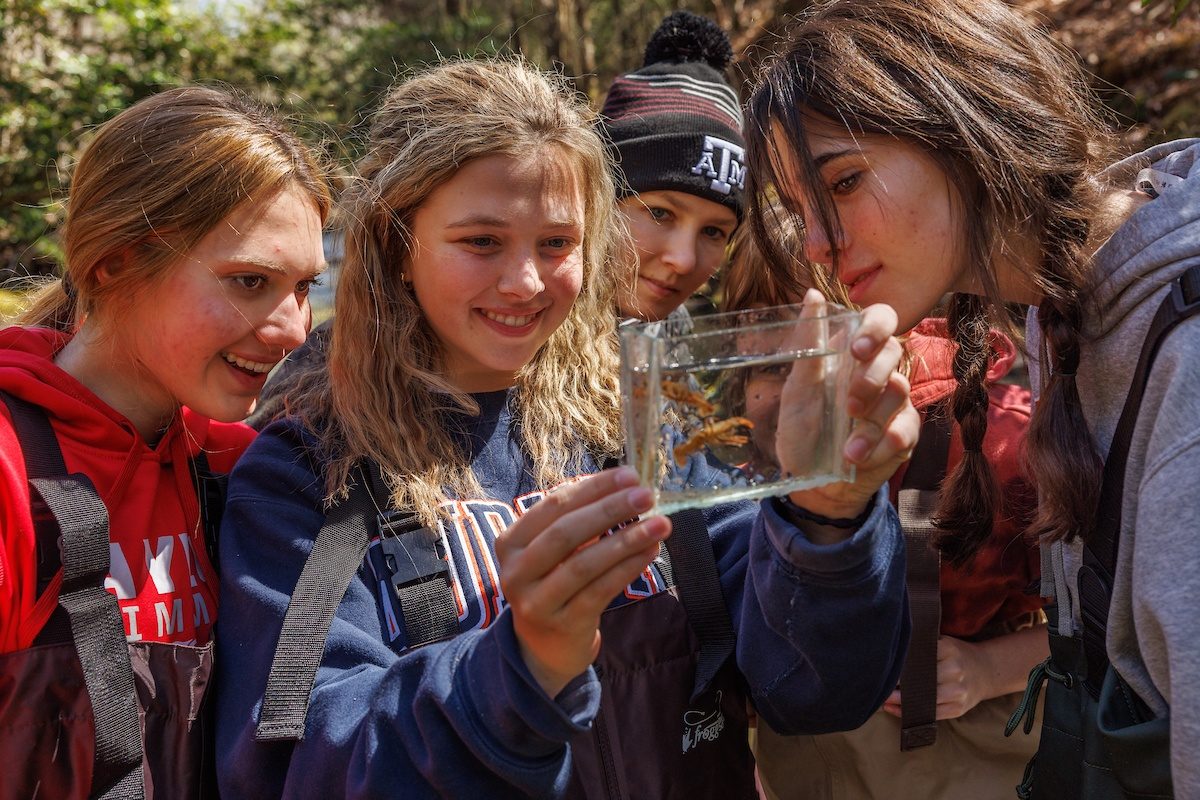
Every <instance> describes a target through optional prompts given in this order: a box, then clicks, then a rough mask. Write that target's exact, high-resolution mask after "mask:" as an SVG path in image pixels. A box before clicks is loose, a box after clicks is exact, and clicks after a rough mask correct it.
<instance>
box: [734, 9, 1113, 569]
mask: <svg viewBox="0 0 1200 800" xmlns="http://www.w3.org/2000/svg"><path fill="white" fill-rule="evenodd" d="M1096 108H1097V104H1096V103H1095V102H1094V100H1093V97H1092V96H1091V94H1090V92H1089V90H1088V88H1087V84H1086V80H1085V76H1084V74H1083V72H1082V71H1081V69H1080V68H1079V65H1078V63H1077V60H1076V59H1075V58H1074V57H1073V55H1071V54H1070V53H1069V52H1066V51H1065V50H1064V49H1063V48H1061V47H1059V46H1058V45H1056V44H1055V43H1054V41H1053V40H1052V39H1050V37H1049V36H1047V35H1046V34H1045V33H1044V32H1042V31H1040V30H1038V29H1036V28H1035V27H1034V26H1032V25H1030V24H1029V23H1028V22H1027V21H1025V20H1024V19H1022V18H1021V17H1020V16H1019V14H1018V13H1017V12H1016V11H1014V10H1013V9H1012V8H1010V7H1009V6H1007V5H1006V4H1005V3H1003V2H999V0H832V2H826V3H823V4H821V5H819V6H818V7H817V8H816V9H814V10H813V11H812V13H811V14H809V15H808V16H806V17H804V18H803V19H802V20H801V21H800V22H799V24H798V26H797V27H796V28H795V29H793V31H792V34H791V37H790V41H789V43H788V46H787V48H786V51H785V52H784V53H783V54H782V55H780V56H778V57H776V58H775V59H774V60H773V61H772V62H771V63H770V64H769V66H768V67H767V69H766V70H765V73H764V75H763V77H762V79H761V81H760V83H759V85H758V87H757V88H756V89H755V91H754V93H753V95H752V97H751V99H750V102H749V109H748V125H747V128H748V130H747V140H748V159H749V162H750V165H751V169H750V180H751V183H752V191H751V193H750V207H751V215H750V216H751V219H752V220H754V226H755V230H756V234H757V235H758V236H759V237H760V241H761V243H762V244H763V247H764V250H765V251H766V253H767V257H768V262H769V264H770V265H771V267H772V269H773V270H775V271H776V273H777V274H778V275H779V276H780V280H782V281H785V282H786V281H788V280H790V279H791V278H790V274H789V272H788V271H787V269H786V268H785V266H781V265H785V259H784V254H782V253H780V252H778V249H777V248H775V247H774V246H773V245H772V243H771V241H770V238H769V236H766V234H767V233H768V231H767V230H766V228H765V227H764V222H763V220H762V213H761V209H762V207H763V203H764V198H765V197H766V195H768V194H769V193H771V192H774V191H781V190H782V189H783V188H784V187H783V185H782V182H781V178H782V176H783V175H784V174H786V173H784V172H783V169H785V164H790V166H791V167H792V168H793V172H792V174H794V175H796V176H798V179H799V180H800V181H801V182H802V183H803V184H804V187H805V191H806V192H807V195H806V196H809V197H811V198H812V202H813V205H814V206H815V208H814V209H812V213H813V214H814V215H815V216H816V217H817V219H818V220H819V221H820V223H821V224H822V225H823V226H824V229H825V230H826V231H829V232H830V241H833V242H836V241H839V236H838V234H839V233H840V226H839V222H838V219H837V211H836V208H835V207H834V205H833V202H832V200H831V199H830V197H829V195H828V192H827V191H826V190H825V189H824V188H822V185H821V181H820V176H819V173H818V169H817V166H816V164H815V162H814V159H813V156H812V153H811V152H810V151H809V149H808V147H807V145H806V142H805V139H806V130H808V129H810V128H811V127H812V126H813V125H821V124H829V123H832V124H834V125H840V126H843V127H844V128H845V129H846V130H847V131H848V132H850V133H851V134H852V135H859V136H871V135H874V136H885V137H893V138H897V139H903V140H905V141H908V142H911V143H913V144H915V145H916V146H918V147H920V148H922V149H923V150H924V151H926V152H927V153H928V154H929V155H930V156H932V157H933V158H934V159H935V160H937V162H938V163H939V164H940V166H941V167H942V169H943V170H944V171H945V172H946V174H947V176H948V178H949V179H950V181H951V182H952V183H953V184H954V185H955V186H956V188H957V189H958V191H959V193H960V196H961V199H962V210H963V213H962V214H961V217H962V220H963V222H962V225H963V240H962V247H961V250H962V252H961V258H962V259H964V262H965V264H966V265H967V267H966V268H967V269H968V270H969V274H970V275H971V276H972V277H973V278H974V279H975V280H976V282H977V285H978V286H980V287H981V288H982V296H973V295H966V294H958V295H955V296H954V297H953V298H952V300H951V303H950V311H949V325H950V332H951V334H952V335H953V337H954V339H955V340H956V342H957V343H958V353H957V356H956V357H955V359H954V375H955V378H956V379H957V382H958V388H957V390H956V392H955V394H954V397H953V401H952V402H953V410H954V416H955V419H956V420H957V421H958V422H959V424H960V425H961V427H962V433H963V445H964V450H965V454H964V457H963V460H962V462H961V463H960V464H959V466H958V468H957V469H956V470H955V471H954V473H953V474H952V475H950V476H949V477H948V478H947V484H946V485H945V486H944V487H943V492H942V500H941V504H940V507H939V509H938V512H937V520H938V524H939V526H940V527H941V528H942V530H943V532H944V533H943V536H942V540H941V547H942V550H943V552H945V553H947V554H948V555H949V557H950V558H951V559H952V560H953V561H955V562H958V563H961V562H963V561H965V560H967V559H969V557H970V555H971V554H972V553H973V552H974V551H975V549H976V548H977V547H978V545H979V544H980V543H981V542H982V541H983V540H984V539H986V538H987V536H988V535H989V534H990V531H991V525H992V517H993V508H994V505H995V502H996V498H997V491H996V485H995V479H994V477H993V475H992V471H991V468H990V466H989V465H988V464H987V461H986V459H985V458H984V456H983V454H982V452H981V449H982V442H983V436H984V433H985V431H986V426H987V403H988V399H987V397H988V396H987V391H986V389H985V387H984V378H985V376H986V373H987V364H988V359H989V356H990V353H989V348H988V347H987V331H988V329H989V322H990V321H991V320H989V319H988V317H989V315H992V316H994V321H995V322H997V323H998V324H1000V325H1002V326H1004V327H1007V328H1011V323H1010V322H1009V320H1008V319H1007V318H1006V317H1005V316H1004V315H1002V314H998V313H995V312H996V311H997V310H998V309H1000V308H1002V305H1001V299H1000V293H999V289H998V286H997V279H996V270H995V267H996V264H997V262H1000V261H1008V262H1011V263H1016V264H1027V271H1028V278H1029V281H1030V284H1031V285H1032V286H1033V287H1034V288H1035V290H1036V291H1037V292H1038V293H1039V294H1040V295H1041V296H1042V298H1043V299H1042V301H1041V303H1040V306H1039V309H1038V321H1039V323H1040V325H1041V327H1042V329H1043V331H1044V332H1045V343H1046V349H1047V353H1046V355H1047V356H1048V360H1047V363H1048V364H1049V365H1050V367H1051V369H1050V370H1048V372H1049V379H1048V382H1047V383H1046V385H1045V386H1044V388H1043V393H1042V398H1041V401H1040V402H1039V404H1038V407H1037V409H1036V412H1035V414H1034V417H1033V420H1032V423H1031V426H1030V430H1029V434H1028V437H1029V438H1028V443H1027V453H1028V462H1029V466H1030V469H1031V471H1032V472H1033V475H1034V477H1035V479H1036V482H1037V484H1038V486H1039V492H1040V503H1039V509H1038V515H1037V517H1036V519H1035V520H1034V522H1033V524H1032V526H1031V532H1032V533H1033V534H1035V535H1038V536H1040V537H1044V538H1045V539H1047V540H1058V539H1063V538H1068V539H1069V538H1072V537H1074V536H1075V535H1077V534H1080V533H1084V532H1086V531H1088V530H1089V529H1090V527H1091V524H1090V521H1091V520H1092V519H1093V517H1094V514H1095V507H1096V501H1097V497H1098V492H1099V475H1100V465H1101V462H1100V458H1099V456H1098V451H1097V448H1096V445H1095V441H1094V439H1093V437H1092V434H1091V432H1090V430H1089V428H1088V425H1087V422H1086V420H1085V419H1084V416H1083V412H1082V408H1081V405H1080V400H1079V392H1078V389H1077V387H1076V385H1075V378H1074V372H1075V366H1076V364H1077V363H1078V360H1079V340H1080V336H1081V326H1082V321H1083V313H1084V288H1085V286H1086V280H1085V276H1086V273H1087V265H1088V254H1087V252H1086V244H1087V241H1088V238H1089V234H1090V232H1091V227H1092V223H1093V221H1094V220H1096V219H1097V217H1098V216H1099V213H1100V203H1101V198H1102V189H1103V187H1102V186H1101V183H1100V181H1099V180H1097V179H1096V175H1097V174H1098V172H1099V170H1100V169H1101V168H1102V166H1103V165H1104V164H1105V163H1107V161H1108V160H1109V158H1110V154H1111V150H1112V147H1111V141H1112V140H1111V137H1110V136H1109V135H1108V133H1107V132H1106V126H1105V125H1104V124H1103V121H1102V119H1101V118H1100V117H1099V115H1098V113H1097V111H1096ZM773 133H774V134H775V135H776V136H778V137H780V138H781V139H782V140H783V141H784V142H785V143H786V148H787V152H786V153H784V152H779V151H778V150H776V149H775V147H774V146H773V142H772V139H771V135H772V134H773ZM781 196H782V197H783V199H784V200H785V203H786V202H790V198H788V197H787V196H786V195H781ZM795 211H796V209H795V208H794V207H789V208H788V213H789V214H790V215H791V216H793V217H795V218H797V220H798V222H799V224H800V225H801V226H802V224H803V223H802V219H800V215H798V214H796V213H795ZM1014 236H1017V237H1020V239H1021V240H1022V241H1028V242H1032V243H1033V244H1034V246H1035V247H1036V253H1035V255H1034V256H1033V257H1032V258H1028V257H1024V259H1023V260H1022V255H1021V254H1018V253H1015V252H1013V250H1012V249H1011V248H1010V246H1009V243H1010V241H1014V240H1013V237H1014ZM833 258H834V269H835V270H836V260H837V252H836V248H835V251H834V254H833ZM818 277H819V278H820V279H821V280H824V281H825V282H827V283H832V281H833V278H832V274H825V275H818Z"/></svg>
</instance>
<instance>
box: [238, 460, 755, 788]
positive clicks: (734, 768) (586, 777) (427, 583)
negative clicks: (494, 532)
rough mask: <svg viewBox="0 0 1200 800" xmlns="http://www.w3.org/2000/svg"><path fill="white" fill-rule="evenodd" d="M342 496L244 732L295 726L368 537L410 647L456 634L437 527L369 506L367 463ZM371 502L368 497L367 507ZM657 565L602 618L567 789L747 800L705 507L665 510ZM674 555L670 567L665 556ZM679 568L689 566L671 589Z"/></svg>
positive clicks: (740, 723) (738, 700)
mask: <svg viewBox="0 0 1200 800" xmlns="http://www.w3.org/2000/svg"><path fill="white" fill-rule="evenodd" d="M356 476H357V479H356V480H355V482H354V485H353V486H352V487H351V488H350V494H349V497H347V498H346V499H345V500H344V501H342V502H340V503H338V504H337V505H336V506H334V507H333V508H332V509H330V511H329V513H328V515H327V516H326V519H325V523H324V524H323V525H322V526H321V529H320V530H319V531H318V532H317V536H316V539H315V541H314V542H313V549H312V552H311V553H310V554H309V557H308V560H307V561H306V562H305V564H304V569H303V570H302V571H301V574H300V578H299V580H298V581H297V583H296V589H295V591H294V592H293V593H292V598H291V600H290V601H289V603H288V608H287V612H286V613H285V614H284V620H283V629H282V631H281V632H280V637H279V644H278V645H277V646H276V649H275V656H274V658H273V660H272V662H271V671H270V674H269V676H268V678H267V688H266V693H265V695H264V697H263V705H262V712H261V716H260V718H259V724H258V729H257V732H256V735H255V738H256V739H258V740H259V741H289V740H291V741H294V740H297V739H300V738H302V737H303V736H304V725H305V717H306V715H307V713H308V703H309V698H310V696H311V694H312V688H313V685H314V682H315V680H316V675H317V670H318V668H319V666H320V661H321V656H322V654H323V652H324V649H325V647H324V643H325V637H326V636H327V635H328V633H329V626H330V624H331V623H332V621H333V617H334V615H335V613H336V612H337V607H338V605H339V604H340V603H341V600H342V597H343V596H344V595H345V593H346V589H347V588H348V587H349V585H350V581H351V580H353V578H354V575H355V573H356V572H357V571H358V569H359V567H360V566H361V564H362V561H363V558H364V556H365V555H366V551H367V546H368V544H369V542H370V540H371V539H372V538H373V536H374V535H375V534H376V533H378V535H380V537H381V545H382V547H383V551H384V553H385V554H389V553H394V554H395V555H397V556H401V557H397V558H386V562H387V564H388V568H389V570H393V572H392V575H391V582H392V586H393V588H394V590H395V592H396V597H397V599H398V601H399V605H400V609H401V613H402V616H403V620H404V627H405V633H406V638H407V641H408V643H409V647H419V646H421V645H423V644H429V643H431V642H434V641H438V640H441V639H446V638H450V637H453V636H456V635H457V634H458V632H459V631H458V614H457V611H456V609H455V604H454V597H453V594H452V592H451V584H450V575H449V566H448V564H447V562H446V561H445V560H444V558H443V556H442V552H441V544H440V537H439V535H438V534H437V533H436V532H435V531H431V530H430V529H428V528H422V527H419V523H418V522H416V520H415V517H410V516H404V515H396V514H395V513H394V512H392V513H389V514H383V515H380V514H379V513H378V509H379V508H387V507H388V502H387V500H388V493H387V491H386V489H385V487H384V484H383V480H382V477H381V475H380V474H379V470H378V466H377V465H374V464H369V465H368V466H367V468H365V469H362V470H359V471H357V473H356ZM377 502H378V505H376V503H377ZM672 524H673V526H674V532H673V533H672V535H671V536H670V537H669V538H668V539H667V542H666V553H667V556H665V557H663V560H662V561H661V562H659V563H660V567H661V568H662V571H663V573H664V577H666V579H667V583H668V584H669V585H670V586H671V589H670V590H669V591H666V592H660V593H658V594H656V595H654V596H653V597H649V598H647V599H645V600H640V601H637V602H633V603H628V604H626V605H623V606H619V607H617V608H613V609H610V610H609V611H607V612H605V613H604V614H603V615H602V617H601V623H600V624H601V627H600V630H601V636H602V637H603V645H602V647H601V651H600V656H599V659H598V660H597V662H596V665H595V667H596V671H597V673H598V675H599V676H600V680H601V685H602V687H603V689H602V691H603V694H602V698H601V703H600V712H599V715H598V716H597V718H596V721H595V723H594V725H593V726H592V729H591V730H590V731H587V732H584V733H582V734H580V735H578V736H576V737H575V739H573V740H572V741H571V742H570V746H571V758H572V765H573V774H572V778H571V787H570V789H568V791H567V794H566V797H569V798H575V799H578V800H585V799H586V800H599V799H600V798H603V799H604V800H608V799H609V798H621V799H622V800H626V799H628V800H634V799H637V800H641V799H642V798H646V799H647V800H649V799H651V798H653V800H660V799H664V800H665V799H666V798H681V799H682V798H686V799H687V800H696V798H700V797H720V798H722V799H723V800H724V799H725V798H729V800H743V799H744V800H755V798H757V797H758V795H757V793H756V791H755V787H754V762H753V758H752V757H751V755H750V748H749V745H748V742H747V738H746V731H747V722H746V719H747V710H746V691H745V688H744V686H743V685H742V678H741V674H740V673H739V672H738V671H737V669H736V668H735V666H734V665H733V660H732V659H731V658H730V656H731V655H732V654H733V648H734V632H733V626H732V624H731V623H730V620H729V614H728V611H727V610H726V608H725V603H724V599H723V597H722V595H721V587H720V583H719V580H718V576H717V568H716V562H715V560H714V556H713V551H712V541H711V539H709V536H708V529H707V526H706V525H705V522H704V516H703V514H701V513H700V512H699V511H686V512H681V513H679V514H676V515H674V516H673V517H672ZM672 565H673V566H672ZM681 575H686V576H688V580H687V581H686V582H684V583H683V584H682V585H680V584H679V583H678V579H679V577H680V576H681Z"/></svg>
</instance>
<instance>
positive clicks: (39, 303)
mask: <svg viewBox="0 0 1200 800" xmlns="http://www.w3.org/2000/svg"><path fill="white" fill-rule="evenodd" d="M77 315H78V303H77V302H76V293H75V286H74V284H72V283H71V279H70V278H68V277H64V278H61V279H59V280H54V281H50V282H48V283H46V284H44V285H43V286H42V287H40V288H39V289H37V290H36V291H35V292H34V295H33V300H32V301H31V303H30V305H29V307H28V308H26V309H25V310H24V311H22V312H21V313H20V314H18V315H17V319H16V322H17V324H18V325H31V326H34V327H39V328H53V329H55V330H57V331H62V332H63V333H70V332H71V331H73V330H75V323H76V317H77Z"/></svg>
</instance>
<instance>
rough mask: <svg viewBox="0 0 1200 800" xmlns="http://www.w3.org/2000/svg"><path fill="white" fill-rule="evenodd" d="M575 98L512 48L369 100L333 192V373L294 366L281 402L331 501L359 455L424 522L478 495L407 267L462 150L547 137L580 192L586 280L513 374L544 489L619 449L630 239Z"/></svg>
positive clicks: (453, 391)
mask: <svg viewBox="0 0 1200 800" xmlns="http://www.w3.org/2000/svg"><path fill="white" fill-rule="evenodd" d="M596 124H597V118H596V115H595V114H594V113H593V112H592V111H591V109H590V108H589V107H588V105H587V102H586V100H585V99H584V98H583V97H581V96H580V95H578V94H576V93H575V92H574V91H572V90H571V89H570V88H568V85H567V83H566V81H565V79H563V78H562V77H561V76H558V75H553V74H544V73H542V72H540V71H538V70H536V69H534V68H533V67H531V66H529V65H528V64H526V63H525V62H524V61H521V60H519V59H517V58H511V59H492V60H463V61H451V62H446V63H442V64H440V65H437V66H434V67H432V68H430V69H428V70H426V71H424V72H421V73H419V74H416V75H414V76H412V77H410V78H408V79H407V80H404V81H402V82H401V83H399V84H397V85H396V86H395V87H393V88H392V90H391V91H390V92H389V94H388V95H387V97H386V99H385V100H384V103H383V107H382V108H381V109H380V110H379V112H378V113H377V115H376V117H375V120H374V124H373V126H372V129H371V133H370V136H369V140H368V146H367V155H366V156H365V157H364V159H363V160H362V161H361V163H360V165H359V172H360V180H359V181H358V182H357V183H356V184H355V185H354V186H352V188H351V189H350V191H349V192H348V194H347V196H346V198H345V200H344V208H343V210H344V212H345V213H344V222H345V234H346V255H345V260H344V262H343V263H342V267H341V275H340V277H339V285H338V297H337V315H336V317H335V318H334V323H333V336H332V341H331V344H330V347H329V358H328V370H327V371H323V370H321V369H314V370H311V371H307V372H305V373H304V374H302V375H301V376H299V377H298V378H297V382H296V384H295V386H294V388H293V390H292V391H291V392H290V397H289V399H288V402H287V410H288V413H292V414H296V415H298V416H299V417H300V419H301V420H302V421H303V422H304V423H305V424H306V425H307V426H308V427H309V428H310V429H312V430H313V431H314V432H315V434H316V436H317V440H318V441H317V444H316V450H317V456H318V458H319V459H320V460H321V461H323V462H324V463H326V464H327V469H328V472H327V490H328V493H329V496H330V499H331V500H332V499H334V498H335V497H337V496H339V495H342V494H343V493H344V492H345V491H346V488H347V482H348V480H349V479H350V476H351V472H352V471H353V470H354V468H355V466H356V465H357V464H358V463H359V462H360V461H361V460H363V459H370V460H373V461H374V462H376V463H378V464H379V466H380V468H381V471H382V473H383V475H384V477H385V480H386V481H387V483H388V485H389V488H390V490H391V492H392V502H393V504H394V505H395V506H396V507H397V508H411V509H413V510H414V511H416V512H417V513H418V514H420V515H421V517H422V518H423V519H424V520H425V521H426V522H427V523H428V522H431V521H432V520H433V519H434V518H435V517H436V514H437V508H438V506H439V505H440V504H441V503H442V502H445V501H446V500H447V499H448V497H449V496H460V497H461V496H470V495H472V494H474V495H482V489H481V488H480V486H479V483H478V481H477V479H476V478H475V476H474V474H473V473H472V472H471V469H470V463H469V461H468V454H466V453H464V452H462V450H461V449H460V448H459V447H458V446H457V445H456V443H455V442H454V440H453V439H452V438H451V436H450V435H449V434H448V433H447V431H446V430H445V419H444V414H445V413H447V412H451V413H453V412H461V413H467V414H477V413H478V412H479V408H478V405H477V403H476V402H475V401H474V400H473V399H472V398H471V397H470V395H468V394H466V393H464V392H462V391H460V390H458V389H457V388H456V387H454V386H453V385H451V384H450V383H448V382H447V381H446V380H445V379H444V378H443V377H442V375H441V374H440V373H439V362H440V359H441V345H440V343H439V340H438V338H437V336H436V335H435V334H434V332H433V330H432V329H431V328H430V326H429V324H428V322H427V321H426V319H425V316H424V314H423V313H422V311H421V308H420V306H419V305H418V304H417V299H416V297H415V295H414V294H413V292H412V288H411V286H410V285H409V284H407V283H405V281H404V280H403V277H402V275H403V272H404V270H405V268H406V265H407V263H408V261H409V258H410V256H411V248H412V234H411V230H412V220H413V215H414V214H415V213H416V211H417V209H418V208H419V207H420V206H421V204H422V203H424V202H425V200H426V199H427V198H428V197H429V196H430V194H432V193H433V192H434V191H435V190H436V189H437V188H438V187H439V186H441V185H442V184H444V183H445V182H446V181H448V180H449V179H451V178H452V177H453V176H454V175H455V174H456V173H457V171H458V170H459V169H460V168H461V167H463V166H464V165H465V164H467V163H469V162H470V161H472V160H474V159H477V158H483V157H486V156H494V155H507V156H513V157H517V156H524V155H526V154H527V153H529V152H531V151H533V150H536V149H541V148H547V147H552V148H553V149H554V150H555V151H556V152H558V153H561V154H562V157H563V158H564V159H567V160H569V161H570V162H571V166H572V167H573V170H574V174H575V177H576V181H577V185H578V186H579V187H580V190H581V194H582V196H583V198H584V203H585V210H584V239H583V256H584V266H583V285H582V288H581V290H580V294H579V296H578V298H577V299H576V300H575V303H574V305H573V306H572V309H571V312H570V314H569V315H568V317H567V319H566V320H565V321H564V322H563V323H562V325H561V326H560V327H559V328H558V330H556V331H555V332H554V334H553V335H552V336H551V337H550V339H549V341H548V342H547V343H546V344H545V345H544V346H543V347H542V349H541V350H540V351H539V352H538V353H537V355H536V356H535V357H534V359H533V360H532V361H531V362H530V363H529V364H527V365H526V366H525V368H524V369H523V370H521V372H520V373H519V374H518V376H517V381H516V385H515V391H514V395H513V401H512V402H513V413H514V417H515V419H516V428H517V430H518V431H519V434H520V436H521V438H522V442H523V449H524V452H525V453H526V454H527V456H528V458H529V460H530V466H531V470H532V475H533V477H534V479H535V480H536V481H537V482H538V484H539V485H540V486H550V485H553V484H554V483H557V482H560V481H562V480H563V479H564V478H565V477H566V476H567V475H569V474H571V473H572V471H577V470H578V469H580V468H581V467H582V463H583V459H584V458H585V457H586V456H587V455H588V454H589V453H590V454H591V455H592V456H593V457H595V458H597V459H603V458H606V457H610V456H615V455H616V454H617V453H618V452H619V450H620V446H621V433H620V431H621V426H620V403H619V383H618V378H617V350H616V337H615V335H614V326H615V314H614V311H613V309H614V281H615V278H616V276H618V275H620V274H621V270H622V268H628V267H627V266H624V267H623V265H621V264H619V263H615V262H617V260H618V258H619V256H620V255H621V254H623V253H627V252H631V249H630V248H628V245H627V243H626V242H624V239H625V238H627V236H628V234H627V233H625V232H624V228H623V227H622V226H621V224H620V221H619V218H618V216H617V214H616V213H615V207H614V203H613V197H614V196H615V191H614V187H613V182H612V178H611V172H610V170H611V166H610V162H609V160H608V156H607V155H606V153H605V150H604V147H603V144H602V142H601V140H600V138H599V136H598V134H597V132H596Z"/></svg>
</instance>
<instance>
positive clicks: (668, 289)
mask: <svg viewBox="0 0 1200 800" xmlns="http://www.w3.org/2000/svg"><path fill="white" fill-rule="evenodd" d="M641 280H643V281H645V282H646V283H648V284H650V286H651V287H653V288H654V289H657V290H658V291H659V292H661V293H663V294H673V293H674V292H675V291H676V289H675V287H674V286H669V285H668V284H665V283H663V282H662V281H656V280H654V278H647V277H646V276H644V275H643V276H641Z"/></svg>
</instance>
